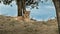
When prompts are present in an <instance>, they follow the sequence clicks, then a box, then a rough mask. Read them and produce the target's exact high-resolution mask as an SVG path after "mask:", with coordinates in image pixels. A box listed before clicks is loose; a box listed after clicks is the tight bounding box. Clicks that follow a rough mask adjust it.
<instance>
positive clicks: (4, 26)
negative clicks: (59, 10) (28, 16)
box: [0, 16, 58, 34]
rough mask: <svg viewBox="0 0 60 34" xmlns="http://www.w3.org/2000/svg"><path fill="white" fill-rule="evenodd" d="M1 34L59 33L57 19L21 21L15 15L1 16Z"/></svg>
mask: <svg viewBox="0 0 60 34" xmlns="http://www.w3.org/2000/svg"><path fill="white" fill-rule="evenodd" d="M0 34H58V23H57V20H56V19H54V20H48V21H46V22H40V21H39V22H37V21H34V22H32V21H30V22H29V23H28V22H24V21H23V22H19V21H16V20H14V19H13V17H6V16H0Z"/></svg>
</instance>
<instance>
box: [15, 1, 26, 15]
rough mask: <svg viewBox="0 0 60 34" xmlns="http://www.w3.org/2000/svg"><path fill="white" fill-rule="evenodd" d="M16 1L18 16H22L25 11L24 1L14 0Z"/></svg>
mask: <svg viewBox="0 0 60 34" xmlns="http://www.w3.org/2000/svg"><path fill="white" fill-rule="evenodd" d="M16 1H17V7H18V16H23V14H24V13H25V11H26V9H25V6H26V4H25V2H26V0H16Z"/></svg>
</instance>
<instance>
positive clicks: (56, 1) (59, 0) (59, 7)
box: [53, 0, 60, 33]
mask: <svg viewBox="0 0 60 34" xmlns="http://www.w3.org/2000/svg"><path fill="white" fill-rule="evenodd" d="M53 2H54V5H55V8H56V15H57V21H58V27H59V33H60V5H59V3H60V0H53Z"/></svg>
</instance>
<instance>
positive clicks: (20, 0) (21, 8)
mask: <svg viewBox="0 0 60 34" xmlns="http://www.w3.org/2000/svg"><path fill="white" fill-rule="evenodd" d="M1 1H2V2H3V4H5V5H9V4H10V3H12V1H16V4H17V7H18V16H23V14H24V12H25V11H26V6H31V5H32V6H31V7H32V8H34V5H35V4H36V5H37V6H38V1H40V0H1Z"/></svg>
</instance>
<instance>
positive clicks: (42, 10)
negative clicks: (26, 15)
mask: <svg viewBox="0 0 60 34" xmlns="http://www.w3.org/2000/svg"><path fill="white" fill-rule="evenodd" d="M42 1H43V3H41V2H40V3H39V6H38V7H39V9H36V8H34V9H31V8H27V10H30V18H33V19H36V20H37V21H42V20H48V19H54V18H55V17H56V10H55V7H54V4H53V2H52V0H48V1H47V2H45V1H44V0H42ZM10 5H12V7H11V6H10ZM10 5H4V4H3V3H0V15H7V16H14V17H15V16H17V5H16V2H15V1H13V2H12V3H11V4H10Z"/></svg>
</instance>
